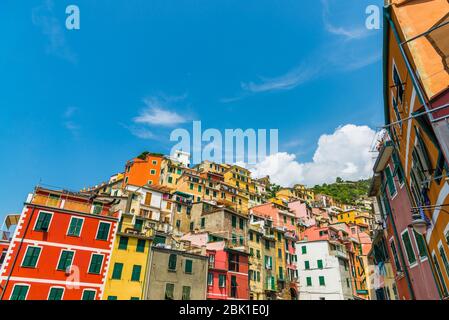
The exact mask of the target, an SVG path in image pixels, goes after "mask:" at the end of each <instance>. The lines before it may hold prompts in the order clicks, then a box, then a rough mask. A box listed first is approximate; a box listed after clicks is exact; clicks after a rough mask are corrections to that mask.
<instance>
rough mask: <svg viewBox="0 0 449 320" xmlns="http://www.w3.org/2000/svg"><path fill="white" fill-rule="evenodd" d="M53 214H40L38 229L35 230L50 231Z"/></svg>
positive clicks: (37, 223)
mask: <svg viewBox="0 0 449 320" xmlns="http://www.w3.org/2000/svg"><path fill="white" fill-rule="evenodd" d="M50 221H51V214H50V213H46V212H40V213H39V217H38V218H37V222H36V227H35V228H34V230H36V231H48V227H49V226H50Z"/></svg>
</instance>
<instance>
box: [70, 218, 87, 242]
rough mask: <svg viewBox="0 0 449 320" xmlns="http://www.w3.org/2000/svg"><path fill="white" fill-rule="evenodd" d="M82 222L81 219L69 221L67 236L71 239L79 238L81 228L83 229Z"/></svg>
mask: <svg viewBox="0 0 449 320" xmlns="http://www.w3.org/2000/svg"><path fill="white" fill-rule="evenodd" d="M83 222H84V220H83V219H81V218H76V217H72V218H71V219H70V225H69V230H68V231H67V235H69V236H72V237H79V236H80V234H81V228H82V227H83Z"/></svg>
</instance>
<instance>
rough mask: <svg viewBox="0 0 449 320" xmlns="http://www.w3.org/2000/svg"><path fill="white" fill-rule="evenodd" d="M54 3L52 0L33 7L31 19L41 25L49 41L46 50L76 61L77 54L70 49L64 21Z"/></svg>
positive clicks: (72, 61)
mask: <svg viewBox="0 0 449 320" xmlns="http://www.w3.org/2000/svg"><path fill="white" fill-rule="evenodd" d="M53 7H54V3H53V1H52V0H45V2H44V3H43V4H42V5H40V6H38V7H35V8H33V10H32V13H31V19H32V22H33V24H34V25H35V26H37V27H39V28H40V29H41V31H42V33H43V34H44V35H45V36H46V38H47V40H48V43H47V46H46V51H47V53H48V54H52V55H55V56H57V57H59V58H61V59H64V60H66V61H68V62H71V63H76V62H77V60H78V57H77V55H76V54H75V53H74V52H73V51H72V50H71V49H70V47H69V46H68V44H67V40H66V38H65V35H64V29H63V27H62V26H63V25H64V24H63V23H62V22H60V21H59V20H58V19H57V18H56V16H55V15H54V13H53Z"/></svg>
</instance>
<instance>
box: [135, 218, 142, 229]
mask: <svg viewBox="0 0 449 320" xmlns="http://www.w3.org/2000/svg"><path fill="white" fill-rule="evenodd" d="M142 227H143V220H142V219H136V221H135V223H134V229H136V230H138V231H142Z"/></svg>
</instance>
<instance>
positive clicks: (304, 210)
mask: <svg viewBox="0 0 449 320" xmlns="http://www.w3.org/2000/svg"><path fill="white" fill-rule="evenodd" d="M288 208H289V209H290V211H291V212H293V214H294V215H295V216H296V217H297V218H298V219H300V220H301V221H302V222H303V223H304V224H305V226H306V227H310V226H314V225H315V224H316V221H315V217H314V215H313V214H312V210H311V209H310V208H308V206H307V203H305V202H303V201H301V200H295V201H292V202H289V204H288Z"/></svg>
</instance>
